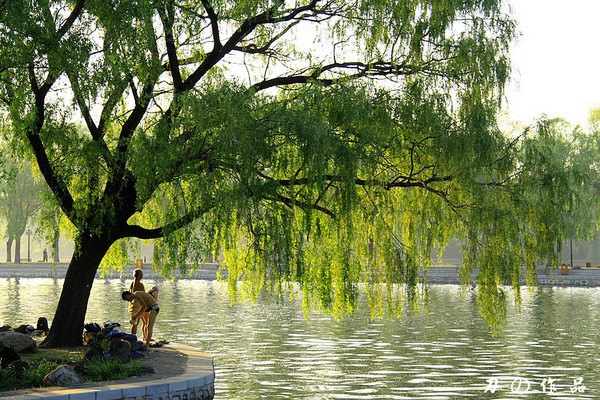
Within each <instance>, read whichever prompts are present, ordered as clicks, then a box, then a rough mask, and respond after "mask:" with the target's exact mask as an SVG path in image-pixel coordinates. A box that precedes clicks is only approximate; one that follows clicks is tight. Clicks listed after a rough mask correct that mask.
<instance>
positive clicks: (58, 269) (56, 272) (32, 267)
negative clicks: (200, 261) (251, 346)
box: [0, 263, 227, 280]
mask: <svg viewBox="0 0 600 400" xmlns="http://www.w3.org/2000/svg"><path fill="white" fill-rule="evenodd" d="M67 267H68V264H66V263H57V264H50V263H22V264H0V278H53V279H62V278H64V277H65V275H66V273H67ZM134 268H135V265H130V266H127V267H124V268H123V272H120V271H111V272H110V273H108V274H106V275H104V276H102V275H101V273H100V272H98V273H96V278H102V277H104V278H112V279H115V278H116V279H132V271H133V269H134ZM143 269H144V278H145V279H157V280H161V279H164V278H163V277H162V276H160V275H159V274H157V273H155V272H154V271H152V268H151V266H150V265H149V264H145V265H144V268H143ZM218 269H219V265H218V264H206V265H204V266H202V268H200V269H198V270H196V271H194V272H193V273H188V274H186V275H182V274H180V272H179V271H175V273H174V277H175V278H177V279H202V280H216V279H217V271H218ZM226 276H227V275H224V276H223V277H226Z"/></svg>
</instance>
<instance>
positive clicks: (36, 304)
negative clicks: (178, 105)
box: [0, 279, 600, 399]
mask: <svg viewBox="0 0 600 400" xmlns="http://www.w3.org/2000/svg"><path fill="white" fill-rule="evenodd" d="M155 283H157V284H158V285H159V286H160V288H161V291H160V297H159V303H160V314H159V316H158V319H157V322H156V327H155V337H156V338H159V339H167V340H171V341H174V342H179V343H184V344H188V345H191V346H195V347H198V348H200V349H202V350H204V351H207V352H209V353H211V354H212V355H213V356H214V357H215V368H216V374H217V377H216V382H215V387H216V391H217V397H216V398H217V399H257V398H277V399H281V398H306V399H388V398H389V399H462V398H474V399H498V398H503V399H510V398H515V399H517V398H518V399H523V398H527V399H550V398H552V399H569V398H570V399H573V398H577V399H580V398H581V399H583V398H590V399H594V398H600V382H599V375H600V374H599V372H600V367H599V366H598V363H599V362H600V350H598V346H597V344H598V341H599V340H598V339H599V330H598V328H599V326H600V312H599V309H600V296H599V295H600V290H598V289H576V288H570V289H543V290H539V291H537V292H536V293H535V294H534V295H529V294H526V293H524V301H523V305H522V307H521V312H520V313H519V312H517V311H516V310H515V309H514V307H512V308H511V307H509V322H508V326H507V327H506V328H505V331H504V334H503V335H502V336H500V337H496V338H493V337H491V335H490V334H489V332H488V331H487V329H486V328H485V325H484V323H483V321H482V319H481V318H480V317H479V315H478V314H477V306H476V302H475V300H474V297H473V295H472V293H470V292H467V293H463V294H462V296H461V289H460V288H459V287H456V286H432V287H430V303H431V306H430V308H429V310H427V311H422V312H420V313H419V314H411V313H407V314H405V315H404V317H403V318H401V319H400V320H397V321H388V320H378V321H375V322H370V321H369V318H368V312H367V310H365V309H364V308H363V311H361V312H360V313H359V314H357V315H356V316H354V317H352V318H346V319H344V320H342V321H335V320H333V319H331V318H328V317H324V316H322V315H313V316H312V318H311V319H310V321H307V320H305V319H304V317H303V314H302V311H301V309H300V304H299V302H298V301H296V300H288V299H285V300H279V301H275V300H273V299H269V298H266V299H263V300H261V301H260V302H259V304H257V305H255V306H252V305H249V304H235V305H233V306H230V302H229V299H228V297H227V289H226V285H225V284H223V283H219V282H209V281H196V280H182V281H177V282H164V281H161V282H152V281H148V282H145V284H146V286H148V287H151V286H152V285H154V284H155ZM127 284H128V282H122V281H120V280H98V281H97V282H96V283H95V284H94V288H93V290H92V296H91V299H90V303H89V307H88V314H87V318H86V321H96V322H102V321H104V320H107V319H110V320H114V321H118V322H121V323H123V324H126V323H127V320H128V316H127V307H126V303H125V302H124V301H122V300H121V297H120V293H121V291H122V290H124V289H126V286H127ZM61 288H62V280H52V279H0V302H1V303H2V304H4V307H2V309H1V311H0V322H5V323H10V324H20V323H34V322H35V321H36V320H37V318H38V317H39V316H46V317H48V318H51V317H52V315H53V313H54V308H55V307H56V302H57V299H58V297H59V295H60V290H61ZM578 378H581V379H582V381H581V382H580V383H579V384H577V385H575V384H576V383H578V382H575V379H578ZM542 384H544V386H542ZM511 386H512V390H511ZM583 386H585V389H583ZM486 389H488V393H484V392H485V390H486ZM492 389H495V393H494V394H492V393H490V392H489V391H491V390H492ZM544 389H545V390H546V391H545V392H544V391H543V390H544ZM572 390H574V391H575V393H571V391H572ZM577 390H583V393H581V392H577ZM518 391H520V392H521V393H518ZM551 392H553V393H551Z"/></svg>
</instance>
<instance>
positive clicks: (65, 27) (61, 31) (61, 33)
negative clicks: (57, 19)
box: [57, 0, 85, 39]
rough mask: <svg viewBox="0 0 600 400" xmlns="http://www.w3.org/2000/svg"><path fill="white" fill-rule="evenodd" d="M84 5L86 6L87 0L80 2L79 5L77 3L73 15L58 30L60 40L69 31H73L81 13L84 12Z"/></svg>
mask: <svg viewBox="0 0 600 400" xmlns="http://www.w3.org/2000/svg"><path fill="white" fill-rule="evenodd" d="M84 4H85V0H78V1H77V3H75V7H74V8H73V11H71V14H70V15H69V16H68V17H67V19H66V20H65V22H64V23H63V24H62V26H61V27H60V28H59V29H58V32H57V35H58V38H59V39H60V38H62V37H63V36H64V35H65V33H67V31H68V30H69V29H71V27H72V26H73V24H74V23H75V20H76V19H77V18H78V17H79V15H80V14H81V12H82V11H83V6H84Z"/></svg>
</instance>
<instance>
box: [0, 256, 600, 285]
mask: <svg viewBox="0 0 600 400" xmlns="http://www.w3.org/2000/svg"><path fill="white" fill-rule="evenodd" d="M67 267H68V264H67V263H39V262H38V263H22V264H10V263H0V278H53V279H62V278H64V277H65V274H66V272H67ZM135 268H136V265H135V264H131V265H128V266H126V267H123V269H122V270H121V271H111V272H108V273H106V274H104V275H102V273H101V272H98V273H97V275H96V277H97V278H99V279H102V278H106V279H130V278H131V272H132V271H133V269H135ZM142 268H143V270H144V278H146V279H154V280H164V279H165V278H164V277H163V276H161V275H160V274H159V273H157V272H155V271H153V270H152V267H151V265H150V264H143V266H142ZM219 268H220V264H216V263H206V264H204V265H203V266H202V267H200V268H198V269H197V270H195V271H188V273H187V274H181V272H180V271H174V274H173V276H172V277H171V278H172V279H200V280H209V281H214V280H217V276H218V273H219ZM459 270H460V265H443V266H432V267H430V268H429V269H428V270H427V275H426V278H427V282H428V283H429V284H450V285H458V284H460V283H461V282H460V276H459ZM564 272H566V274H565V273H564ZM220 274H221V278H223V279H225V278H227V271H226V270H223V271H221V273H220ZM476 282H477V270H475V271H473V273H472V274H471V277H470V284H472V285H473V284H475V283H476ZM521 284H522V285H525V284H526V282H525V274H524V273H523V275H522V282H521ZM537 284H538V286H557V287H600V269H599V268H581V267H576V268H574V269H571V268H569V269H568V271H561V269H560V268H556V269H546V268H545V267H538V269H537Z"/></svg>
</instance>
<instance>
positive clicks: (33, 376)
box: [21, 361, 58, 388]
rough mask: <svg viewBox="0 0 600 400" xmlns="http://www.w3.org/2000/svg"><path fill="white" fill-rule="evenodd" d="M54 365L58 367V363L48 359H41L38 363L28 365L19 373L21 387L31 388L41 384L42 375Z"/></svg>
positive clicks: (46, 373)
mask: <svg viewBox="0 0 600 400" xmlns="http://www.w3.org/2000/svg"><path fill="white" fill-rule="evenodd" d="M56 367H58V363H55V362H48V361H42V362H41V363H39V364H38V365H35V366H31V367H29V368H28V369H26V370H25V371H23V374H22V375H21V387H23V388H32V387H40V386H43V385H44V384H43V382H44V377H45V376H46V375H48V374H49V373H50V371H52V370H53V369H55V368H56Z"/></svg>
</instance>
